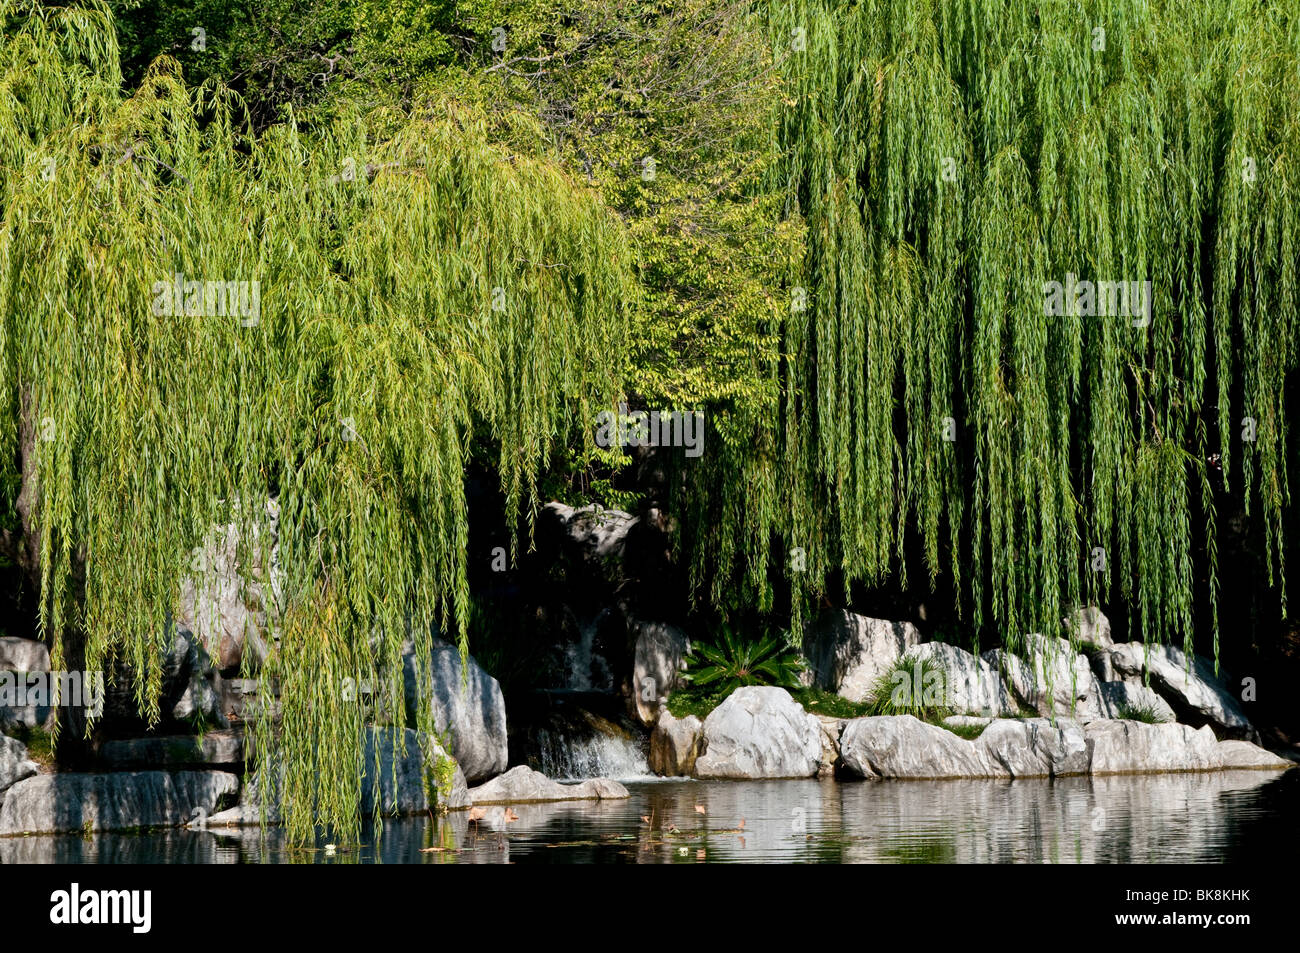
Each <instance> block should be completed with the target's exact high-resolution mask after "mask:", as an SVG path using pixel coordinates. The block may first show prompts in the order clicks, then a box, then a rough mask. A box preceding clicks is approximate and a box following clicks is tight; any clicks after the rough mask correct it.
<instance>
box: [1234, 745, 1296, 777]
mask: <svg viewBox="0 0 1300 953" xmlns="http://www.w3.org/2000/svg"><path fill="white" fill-rule="evenodd" d="M1219 763H1220V764H1221V765H1222V766H1223V767H1224V768H1263V769H1268V770H1272V771H1286V770H1287V769H1289V768H1294V767H1295V764H1294V762H1291V761H1288V760H1286V759H1285V758H1279V757H1278V756H1277V755H1275V754H1273V752H1271V751H1266V750H1265V749H1263V748H1261V747H1259V745H1254V744H1251V743H1250V742H1249V741H1231V740H1230V741H1220V742H1219Z"/></svg>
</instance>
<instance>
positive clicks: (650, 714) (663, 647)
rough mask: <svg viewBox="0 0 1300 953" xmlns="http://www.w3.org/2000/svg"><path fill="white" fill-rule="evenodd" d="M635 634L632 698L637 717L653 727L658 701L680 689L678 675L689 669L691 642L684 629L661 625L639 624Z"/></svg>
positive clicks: (635, 627)
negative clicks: (687, 664) (677, 688)
mask: <svg viewBox="0 0 1300 953" xmlns="http://www.w3.org/2000/svg"><path fill="white" fill-rule="evenodd" d="M634 631H635V635H636V647H635V649H634V650H633V658H632V697H633V699H634V703H635V707H636V716H637V718H638V719H639V720H640V722H641V723H642V724H643V725H653V724H654V723H655V719H656V718H657V717H658V716H659V702H660V701H661V700H662V699H664V698H667V697H668V695H669V694H671V692H672V691H673V689H674V688H676V687H677V675H678V673H679V672H681V671H682V670H683V669H685V668H686V654H687V653H688V652H690V650H691V641H690V639H688V638H687V637H686V633H685V632H683V631H682V630H681V629H678V628H677V627H676V626H671V625H667V624H665V623H662V622H638V623H636V624H635V626H634Z"/></svg>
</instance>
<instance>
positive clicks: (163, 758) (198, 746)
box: [97, 729, 244, 771]
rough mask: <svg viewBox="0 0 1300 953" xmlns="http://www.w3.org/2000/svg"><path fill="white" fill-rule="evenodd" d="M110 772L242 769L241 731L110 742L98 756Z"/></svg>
mask: <svg viewBox="0 0 1300 953" xmlns="http://www.w3.org/2000/svg"><path fill="white" fill-rule="evenodd" d="M97 754H98V758H99V761H100V762H101V763H102V764H103V765H104V766H105V767H107V768H109V769H110V770H117V771H120V770H124V769H139V768H179V767H190V766H218V765H220V766H222V767H223V768H226V769H231V770H233V769H238V768H239V767H240V766H241V765H242V764H243V762H244V735H243V732H241V731H232V730H228V729H227V730H222V731H209V732H207V733H206V734H204V735H203V736H202V737H199V736H197V735H152V736H149V737H145V738H117V739H113V740H111V741H106V742H104V743H103V744H102V745H100V747H99V751H98V752H97Z"/></svg>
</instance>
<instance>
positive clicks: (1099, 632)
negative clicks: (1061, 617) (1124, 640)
mask: <svg viewBox="0 0 1300 953" xmlns="http://www.w3.org/2000/svg"><path fill="white" fill-rule="evenodd" d="M1065 624H1066V625H1067V626H1069V627H1070V628H1071V629H1073V630H1074V632H1075V634H1076V635H1077V636H1078V639H1079V641H1080V642H1086V643H1089V644H1091V645H1095V646H1098V647H1099V648H1103V649H1104V648H1109V647H1110V646H1112V645H1114V644H1115V640H1114V638H1112V637H1111V631H1110V619H1108V618H1106V614H1105V613H1104V612H1102V611H1101V610H1100V609H1098V608H1097V607H1096V606H1084V607H1083V608H1082V609H1075V610H1074V612H1072V613H1071V614H1070V615H1069V616H1067V617H1066V619H1065Z"/></svg>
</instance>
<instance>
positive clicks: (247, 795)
mask: <svg viewBox="0 0 1300 953" xmlns="http://www.w3.org/2000/svg"><path fill="white" fill-rule="evenodd" d="M403 744H404V745H405V751H404V752H403V751H402V750H401V746H402V745H403ZM426 749H427V754H428V761H427V766H428V770H427V772H426V760H425V754H426ZM448 757H449V756H448V754H447V752H446V751H444V750H443V748H442V746H441V745H439V744H438V742H437V741H436V740H434V739H432V738H427V737H426V738H425V745H424V746H423V747H422V746H421V742H420V734H419V733H418V732H416V731H413V730H411V729H409V728H391V727H385V728H367V736H366V751H365V760H364V762H363V765H364V767H363V771H364V774H363V775H362V779H361V813H362V815H363V816H365V815H369V814H371V813H373V812H374V808H375V799H376V797H378V799H379V811H380V813H381V814H386V815H394V814H422V813H424V812H425V811H428V810H429V808H430V803H429V794H430V791H431V789H432V788H433V787H434V784H435V783H434V775H433V772H434V771H435V770H436V765H437V764H438V762H439V761H441V760H442V759H447V758H448ZM283 777H284V771H283V768H279V769H278V770H277V771H276V772H275V775H274V779H275V780H274V786H275V787H276V788H278V786H279V784H280V783H281V779H283ZM262 784H263V780H262V778H261V776H260V775H259V774H258V773H257V772H250V773H249V775H248V777H247V778H246V780H245V783H244V786H243V789H242V790H241V791H240V796H239V803H238V804H236V805H235V806H234V807H232V808H230V809H228V810H225V811H221V812H219V813H217V814H214V815H212V816H211V817H209V818H208V826H209V827H236V826H244V825H252V824H261V823H263V820H265V822H266V823H267V824H275V823H279V822H280V820H281V818H282V815H281V811H280V803H279V797H278V794H277V792H276V791H275V790H272V791H271V792H270V795H269V797H268V796H264V792H263V791H262ZM467 792H468V786H467V785H466V783H465V775H464V774H463V773H462V772H461V770H460V768H459V766H456V767H454V769H453V774H452V783H451V791H450V792H449V794H447V796H446V797H445V799H443V800H441V801H439V803H438V805H437V806H439V807H441V808H442V809H445V810H451V811H457V810H463V809H464V808H467V807H469V804H470V802H469V796H468V793H467ZM434 794H435V798H437V797H439V795H438V793H437V792H436V791H435V792H434Z"/></svg>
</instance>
